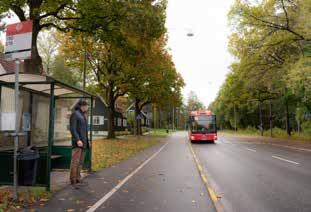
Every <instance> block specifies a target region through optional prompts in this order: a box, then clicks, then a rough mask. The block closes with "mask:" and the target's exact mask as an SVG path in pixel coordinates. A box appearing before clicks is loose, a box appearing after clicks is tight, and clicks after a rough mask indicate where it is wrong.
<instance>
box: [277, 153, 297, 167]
mask: <svg viewBox="0 0 311 212" xmlns="http://www.w3.org/2000/svg"><path fill="white" fill-rule="evenodd" d="M272 157H273V158H275V159H279V160H282V161H286V162H288V163H292V164H295V165H299V163H297V162H295V161H291V160H287V159H284V158H281V157H278V156H274V155H273V156H272Z"/></svg>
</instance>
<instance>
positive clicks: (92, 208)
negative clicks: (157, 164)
mask: <svg viewBox="0 0 311 212" xmlns="http://www.w3.org/2000/svg"><path fill="white" fill-rule="evenodd" d="M167 144H168V143H165V144H164V145H163V146H162V147H161V148H160V149H159V150H158V151H157V152H155V153H154V154H153V155H152V156H151V157H150V158H148V159H147V160H146V161H145V162H143V163H142V164H141V165H140V166H139V167H137V168H136V169H135V170H134V171H133V172H132V173H131V174H129V175H128V176H127V177H125V178H124V179H123V180H122V181H121V182H120V183H119V184H118V185H116V186H115V187H114V188H113V189H112V190H111V191H109V192H108V193H107V194H106V195H105V196H103V197H102V198H101V199H100V200H98V201H97V202H96V203H95V204H94V205H92V207H90V208H89V209H88V210H87V211H86V212H94V211H95V210H96V209H97V208H99V207H100V206H101V205H102V204H104V203H105V202H106V201H107V200H108V199H109V198H110V197H111V196H112V195H113V194H114V193H116V192H117V191H118V190H119V189H120V188H121V187H122V186H123V185H124V184H125V183H126V182H127V181H128V180H129V179H131V178H132V177H133V176H134V175H135V174H136V173H137V172H138V171H139V170H141V169H142V168H143V167H144V166H145V165H146V164H147V163H149V162H150V161H151V160H152V159H153V158H155V157H156V156H157V155H158V154H159V153H160V152H161V151H162V150H163V149H164V147H165V146H166V145H167Z"/></svg>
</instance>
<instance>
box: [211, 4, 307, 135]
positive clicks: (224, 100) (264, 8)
mask: <svg viewBox="0 0 311 212" xmlns="http://www.w3.org/2000/svg"><path fill="white" fill-rule="evenodd" d="M309 9H310V0H301V1H287V0H276V1H269V0H267V1H260V2H249V1H240V0H236V1H235V3H234V4H233V6H232V8H231V11H230V13H229V19H230V21H231V25H232V26H233V29H234V31H233V33H232V35H231V36H230V40H229V50H230V52H231V54H232V55H233V56H234V57H235V58H236V61H235V62H234V63H233V64H232V65H231V72H230V73H229V74H228V76H227V79H226V81H225V83H224V84H223V86H222V87H221V89H220V91H219V93H218V96H217V98H216V100H215V101H214V102H213V103H212V104H211V105H210V107H211V108H212V109H213V110H214V112H215V113H216V114H217V116H218V121H222V123H221V124H222V125H223V126H229V127H232V126H233V125H235V123H236V122H237V124H238V125H240V126H241V127H247V126H255V127H256V126H258V123H260V124H259V126H260V127H264V123H265V117H266V116H265V115H264V114H265V113H269V115H268V117H269V123H270V124H269V126H270V127H271V126H272V124H271V123H272V119H274V122H275V125H276V126H279V127H282V128H284V125H285V128H286V129H287V133H288V134H289V135H290V134H291V129H292V127H293V125H294V124H297V123H295V122H294V121H295V113H301V110H300V109H298V108H302V107H304V106H305V105H306V104H305V103H306V102H309V100H307V101H304V100H306V99H308V98H302V97H305V90H306V89H307V87H308V86H305V85H306V84H307V82H308V80H307V77H306V76H307V74H305V72H306V73H308V72H310V66H308V65H306V64H307V63H305V62H301V61H306V58H305V55H304V49H305V46H306V43H308V42H309V41H310V38H311V37H310V27H308V26H307V25H306V24H305V23H306V22H307V20H308V19H310V18H311V16H310V13H308V12H307V11H309ZM302 64H303V65H302ZM297 67H299V68H297ZM298 69H302V70H303V72H304V74H302V72H300V71H298ZM296 80H298V81H299V83H297V82H298V81H296ZM298 84H299V86H298ZM307 104H308V103H307ZM256 114H259V115H256ZM284 114H285V115H284ZM298 116H299V115H298ZM296 117H297V116H296ZM296 119H297V118H296ZM232 120H234V121H233V122H232ZM234 122H235V123H234Z"/></svg>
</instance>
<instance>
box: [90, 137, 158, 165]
mask: <svg viewBox="0 0 311 212" xmlns="http://www.w3.org/2000/svg"><path fill="white" fill-rule="evenodd" d="M156 143H157V141H156V139H153V138H151V137H147V136H142V137H140V138H139V139H138V138H136V137H134V136H131V137H130V136H129V137H127V138H126V139H114V140H107V139H100V140H96V141H94V142H93V155H92V166H93V170H94V171H99V170H101V169H103V168H106V167H109V166H112V165H114V164H117V163H119V162H121V161H122V160H126V159H128V158H129V157H130V156H132V155H135V154H136V153H137V152H139V151H142V150H144V149H146V148H149V147H151V146H153V145H154V144H156Z"/></svg>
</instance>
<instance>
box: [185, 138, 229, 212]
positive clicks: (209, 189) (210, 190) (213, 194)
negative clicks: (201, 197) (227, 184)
mask: <svg viewBox="0 0 311 212" xmlns="http://www.w3.org/2000/svg"><path fill="white" fill-rule="evenodd" d="M188 145H189V148H190V151H191V154H192V157H193V159H194V161H195V164H196V167H197V169H198V171H199V174H200V177H201V179H202V181H203V183H204V185H205V187H206V189H207V192H208V194H209V196H210V198H211V200H212V202H213V204H214V207H215V209H216V211H217V212H223V211H224V208H223V206H222V204H221V203H220V202H219V199H218V195H217V194H216V192H215V190H214V189H213V188H212V187H211V185H210V183H209V182H208V178H207V177H206V175H205V174H204V170H203V168H202V165H201V163H200V161H199V160H198V157H197V156H196V154H195V152H194V150H193V148H192V146H191V144H190V143H189V142H188Z"/></svg>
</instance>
